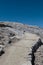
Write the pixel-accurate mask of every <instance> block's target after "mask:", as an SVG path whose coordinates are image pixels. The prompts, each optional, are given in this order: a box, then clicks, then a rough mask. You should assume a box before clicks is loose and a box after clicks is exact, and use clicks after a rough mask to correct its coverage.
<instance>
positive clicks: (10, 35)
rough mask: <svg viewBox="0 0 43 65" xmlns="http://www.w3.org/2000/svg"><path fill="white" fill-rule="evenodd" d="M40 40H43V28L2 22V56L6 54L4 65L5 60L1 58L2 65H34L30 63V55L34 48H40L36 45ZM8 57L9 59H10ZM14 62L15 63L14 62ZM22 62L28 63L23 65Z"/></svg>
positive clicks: (0, 29)
mask: <svg viewBox="0 0 43 65" xmlns="http://www.w3.org/2000/svg"><path fill="white" fill-rule="evenodd" d="M39 38H41V39H43V28H40V27H37V26H31V25H26V24H22V23H16V22H0V56H2V55H3V54H4V53H5V55H4V56H3V58H4V57H5V61H6V62H5V63H4V60H3V58H1V59H0V64H2V61H3V64H2V65H6V63H7V65H17V64H18V65H27V64H28V65H32V64H31V63H30V59H31V56H28V55H29V54H30V52H32V51H31V50H32V47H34V46H35V48H34V49H36V48H37V47H38V46H39V45H37V44H36V45H35V43H36V42H37V40H38V39H39ZM39 43H40V42H39ZM10 46H11V47H10ZM30 49H31V50H30ZM6 50H7V52H6ZM14 51H15V53H14ZM8 54H9V55H8ZM36 55H37V54H36ZM42 55H43V54H42ZM6 57H8V59H7V58H6ZM10 57H11V59H10ZM13 57H14V58H13ZM32 57H33V56H32ZM17 58H19V59H17ZM36 59H37V58H36ZM36 59H35V60H36ZM7 60H8V61H7ZM14 60H15V62H13V61H14ZM32 60H33V59H32ZM9 61H10V62H13V63H15V64H13V63H10V62H9ZM21 61H22V62H23V61H24V62H26V63H24V62H23V64H22V62H21ZM18 62H20V63H18ZM36 65H37V62H36ZM39 65H40V64H39Z"/></svg>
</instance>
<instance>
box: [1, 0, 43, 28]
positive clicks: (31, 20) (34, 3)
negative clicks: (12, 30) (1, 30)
mask: <svg viewBox="0 0 43 65" xmlns="http://www.w3.org/2000/svg"><path fill="white" fill-rule="evenodd" d="M0 21H16V22H21V23H24V24H30V25H37V26H40V27H43V0H0Z"/></svg>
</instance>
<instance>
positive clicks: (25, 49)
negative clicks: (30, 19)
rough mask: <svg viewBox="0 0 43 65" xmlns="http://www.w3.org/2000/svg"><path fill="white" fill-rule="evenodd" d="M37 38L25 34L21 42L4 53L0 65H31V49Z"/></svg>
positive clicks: (0, 58)
mask: <svg viewBox="0 0 43 65" xmlns="http://www.w3.org/2000/svg"><path fill="white" fill-rule="evenodd" d="M38 38H39V37H38V36H37V35H35V34H31V33H25V34H24V37H23V38H22V40H20V41H19V42H16V43H14V44H13V45H12V46H10V47H9V48H7V50H6V53H5V54H4V55H3V56H2V57H0V65H31V62H30V60H31V57H30V56H29V55H28V54H29V53H30V52H31V47H32V46H33V45H34V44H35V43H36V41H37V40H38Z"/></svg>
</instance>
